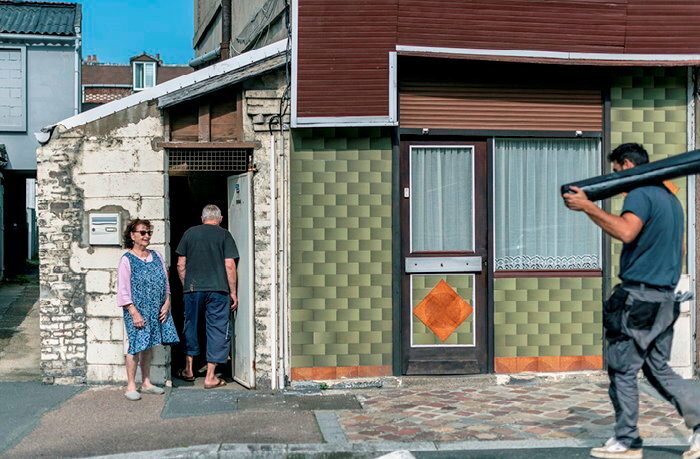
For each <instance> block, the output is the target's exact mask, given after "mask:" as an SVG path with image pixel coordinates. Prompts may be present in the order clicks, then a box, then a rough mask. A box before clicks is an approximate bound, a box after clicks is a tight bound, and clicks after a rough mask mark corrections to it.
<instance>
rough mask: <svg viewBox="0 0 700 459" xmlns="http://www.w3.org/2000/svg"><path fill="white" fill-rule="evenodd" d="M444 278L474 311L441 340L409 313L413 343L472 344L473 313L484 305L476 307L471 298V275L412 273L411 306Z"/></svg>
mask: <svg viewBox="0 0 700 459" xmlns="http://www.w3.org/2000/svg"><path fill="white" fill-rule="evenodd" d="M441 279H442V280H444V281H445V282H447V284H448V285H449V286H450V287H452V289H453V290H454V291H455V292H457V294H458V295H459V296H460V297H462V299H463V300H465V301H466V302H467V303H469V304H470V305H471V306H472V308H474V312H472V314H470V315H469V317H467V318H466V320H465V321H464V322H462V324H461V325H460V326H459V327H457V329H455V331H454V332H452V334H451V335H450V336H449V337H448V338H447V339H446V340H445V341H442V340H440V338H438V337H437V335H435V333H433V332H432V330H430V328H428V327H427V326H425V324H424V323H423V322H421V320H420V319H419V318H417V317H416V316H415V315H411V318H412V321H413V344H414V345H415V344H430V345H436V346H439V345H454V344H474V334H473V332H472V330H473V327H474V325H473V324H474V315H475V313H476V311H477V309H478V311H479V312H480V311H483V310H484V307H485V305H480V306H481V307H479V308H477V307H476V305H475V304H474V300H473V299H472V296H473V295H472V292H473V288H472V285H473V282H474V276H473V275H456V274H454V275H441V276H426V275H414V276H411V281H412V290H411V293H412V295H413V298H412V308H413V309H415V308H416V306H418V303H420V302H421V301H422V300H423V298H425V297H426V296H427V295H428V293H430V291H431V290H432V289H433V288H434V287H435V286H436V285H437V283H438V282H440V280H441Z"/></svg>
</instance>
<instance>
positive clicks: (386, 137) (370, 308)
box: [290, 128, 392, 368]
mask: <svg viewBox="0 0 700 459" xmlns="http://www.w3.org/2000/svg"><path fill="white" fill-rule="evenodd" d="M391 154H392V153H391V131H390V130H389V129H385V128H342V129H341V128H336V129H334V128H324V129H301V130H295V131H293V133H292V153H291V161H290V193H291V195H290V201H291V277H290V282H291V303H292V304H291V308H292V311H291V314H292V317H291V321H292V334H291V341H292V342H291V344H292V367H294V368H302V367H335V366H356V365H360V366H368V365H391V352H392V345H391V343H392V336H391V327H392V310H391V307H392V297H391V272H392V260H391V243H392V241H391V212H392V205H391Z"/></svg>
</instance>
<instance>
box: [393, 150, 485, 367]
mask: <svg viewBox="0 0 700 459" xmlns="http://www.w3.org/2000/svg"><path fill="white" fill-rule="evenodd" d="M400 167H401V195H402V196H401V227H402V228H401V230H402V231H401V233H402V250H401V251H402V258H401V261H402V268H403V269H402V272H403V277H402V311H401V317H402V318H401V324H402V333H401V340H402V371H403V373H404V374H473V373H485V372H487V371H488V304H487V288H488V282H487V277H488V269H487V260H488V256H487V255H488V254H487V247H488V244H487V232H488V231H487V230H488V224H487V223H488V214H487V180H486V167H487V146H486V142H485V141H479V142H449V143H448V142H402V143H401V165H400Z"/></svg>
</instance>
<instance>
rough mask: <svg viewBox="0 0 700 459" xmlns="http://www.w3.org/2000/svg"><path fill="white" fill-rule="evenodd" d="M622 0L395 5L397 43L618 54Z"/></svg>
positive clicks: (438, 0)
mask: <svg viewBox="0 0 700 459" xmlns="http://www.w3.org/2000/svg"><path fill="white" fill-rule="evenodd" d="M626 3H627V1H626V0H617V1H609V2H607V1H606V2H603V1H588V0H585V1H584V0H559V1H534V0H496V1H488V0H481V1H464V0H400V2H399V22H398V44H400V45H408V46H411V45H413V46H432V47H447V48H481V49H515V50H546V51H566V52H607V53H619V52H623V50H624V24H625V14H626V8H625V6H626Z"/></svg>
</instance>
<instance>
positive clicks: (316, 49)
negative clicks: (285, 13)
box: [297, 0, 399, 117]
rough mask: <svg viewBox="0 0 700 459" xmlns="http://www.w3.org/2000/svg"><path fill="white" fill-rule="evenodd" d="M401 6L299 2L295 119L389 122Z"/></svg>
mask: <svg viewBox="0 0 700 459" xmlns="http://www.w3.org/2000/svg"><path fill="white" fill-rule="evenodd" d="M398 1H399V0H333V1H327V0H299V21H298V31H299V40H298V41H299V43H298V48H297V50H298V61H297V62H298V66H297V72H298V73H297V76H298V78H297V83H298V89H297V115H298V116H300V117H304V116H387V115H388V114H389V54H388V53H389V51H393V50H394V49H395V47H396V21H397V16H398V13H397V11H398Z"/></svg>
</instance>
